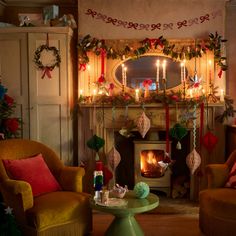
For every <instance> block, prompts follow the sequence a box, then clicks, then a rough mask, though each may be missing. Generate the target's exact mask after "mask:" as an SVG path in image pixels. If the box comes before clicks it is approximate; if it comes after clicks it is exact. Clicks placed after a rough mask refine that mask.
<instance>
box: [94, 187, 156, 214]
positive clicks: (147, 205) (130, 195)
mask: <svg viewBox="0 0 236 236" xmlns="http://www.w3.org/2000/svg"><path fill="white" fill-rule="evenodd" d="M123 199H124V200H125V201H127V204H126V205H123V206H109V205H108V206H103V205H99V204H96V202H95V201H94V200H93V199H91V201H90V203H91V207H92V208H93V209H95V210H99V211H102V212H107V213H111V214H136V213H142V212H146V211H150V210H152V209H154V208H156V207H157V206H158V205H159V198H158V197H157V196H156V195H155V194H153V193H149V195H148V196H147V197H146V198H143V199H139V198H136V197H135V194H134V192H133V191H129V192H127V193H126V195H125V197H124V198H123Z"/></svg>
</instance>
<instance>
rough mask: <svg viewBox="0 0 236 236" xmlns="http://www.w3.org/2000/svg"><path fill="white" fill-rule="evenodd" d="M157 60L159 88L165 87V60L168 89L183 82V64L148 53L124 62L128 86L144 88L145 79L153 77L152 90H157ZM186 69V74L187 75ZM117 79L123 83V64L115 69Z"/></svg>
mask: <svg viewBox="0 0 236 236" xmlns="http://www.w3.org/2000/svg"><path fill="white" fill-rule="evenodd" d="M157 60H159V63H160V66H159V90H162V89H163V82H162V78H163V67H162V65H163V61H164V60H165V61H166V89H170V88H174V87H176V86H178V85H180V84H181V74H180V73H181V66H180V62H176V61H173V60H172V59H171V58H168V57H163V56H156V55H147V56H142V57H140V58H138V59H129V60H127V61H125V62H124V63H123V64H124V66H125V67H126V68H127V71H126V76H127V79H126V81H127V82H126V86H127V87H129V88H133V89H135V88H143V85H142V83H143V81H144V80H146V79H151V80H152V81H153V83H152V85H151V86H150V87H149V88H150V90H156V79H157V65H156V64H157ZM187 74H188V73H187V69H186V76H187ZM115 77H116V79H117V80H118V81H119V82H120V83H121V84H122V64H120V65H119V66H118V67H117V68H116V70H115Z"/></svg>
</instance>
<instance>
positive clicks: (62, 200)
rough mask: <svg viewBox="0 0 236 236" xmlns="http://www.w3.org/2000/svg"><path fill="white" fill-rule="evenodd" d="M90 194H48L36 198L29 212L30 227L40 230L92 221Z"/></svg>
mask: <svg viewBox="0 0 236 236" xmlns="http://www.w3.org/2000/svg"><path fill="white" fill-rule="evenodd" d="M89 209H90V205H89V194H86V193H76V192H69V191H57V192H51V193H47V194H44V195H41V196H38V197H35V198H34V206H33V207H32V208H31V209H29V210H27V212H26V217H27V219H28V223H29V225H31V226H33V227H35V228H36V229H38V230H44V229H46V228H48V227H52V226H57V225H61V224H66V223H71V222H74V221H78V219H79V221H80V222H83V224H84V225H86V222H88V221H90V220H89V219H90V214H89V212H90V210H89Z"/></svg>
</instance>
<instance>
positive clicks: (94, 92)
mask: <svg viewBox="0 0 236 236" xmlns="http://www.w3.org/2000/svg"><path fill="white" fill-rule="evenodd" d="M96 95H97V89H94V90H93V101H95V100H96Z"/></svg>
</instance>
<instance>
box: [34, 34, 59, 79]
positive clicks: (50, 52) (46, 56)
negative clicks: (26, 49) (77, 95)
mask: <svg viewBox="0 0 236 236" xmlns="http://www.w3.org/2000/svg"><path fill="white" fill-rule="evenodd" d="M34 63H35V65H36V66H37V68H38V69H39V70H41V71H42V76H41V78H42V79H44V77H45V76H47V77H48V78H49V79H51V78H52V75H51V71H53V69H54V68H55V67H59V65H60V63H61V56H60V53H59V50H58V49H57V48H56V47H54V46H49V37H48V34H47V39H46V44H43V45H40V46H39V47H38V48H37V49H36V51H35V53H34Z"/></svg>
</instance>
